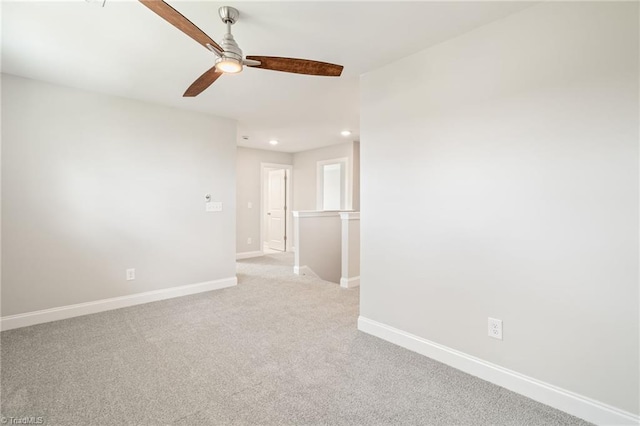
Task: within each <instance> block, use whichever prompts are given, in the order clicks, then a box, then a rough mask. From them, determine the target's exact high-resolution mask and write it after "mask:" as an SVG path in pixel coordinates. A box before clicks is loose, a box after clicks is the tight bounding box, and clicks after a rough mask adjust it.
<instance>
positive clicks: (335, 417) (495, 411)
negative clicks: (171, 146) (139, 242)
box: [1, 254, 587, 425]
mask: <svg viewBox="0 0 640 426" xmlns="http://www.w3.org/2000/svg"><path fill="white" fill-rule="evenodd" d="M292 261H293V259H292V257H291V255H290V254H278V255H268V256H264V257H261V258H255V259H247V260H243V261H240V262H239V263H238V278H239V283H238V286H237V287H233V288H228V289H224V290H217V291H212V292H208V293H201V294H197V295H192V296H186V297H182V298H178V299H171V300H165V301H160V302H155V303H149V304H146V305H140V306H134V307H131V308H125V309H118V310H115V311H109V312H104V313H100V314H95V315H88V316H83V317H78V318H72V319H68V320H63V321H57V322H53V323H48V324H40V325H36V326H32V327H26V328H22V329H17V330H11V331H6V332H3V333H2V335H1V344H2V348H1V356H2V358H1V361H2V365H1V367H2V371H1V375H2V377H1V379H2V380H1V391H2V395H1V409H2V415H3V416H5V417H14V418H23V417H25V416H29V417H31V416H33V417H39V416H41V417H42V418H43V420H44V424H49V425H163V424H185V425H192V424H200V425H226V424H237V425H245V424H246V425H275V424H282V425H307V424H308V425H391V424H400V425H507V424H509V425H578V424H587V423H585V422H582V421H581V420H579V419H576V418H575V417H571V416H569V415H567V414H564V413H562V412H560V411H557V410H555V409H552V408H550V407H547V406H545V405H543V404H539V403H537V402H534V401H532V400H530V399H527V398H525V397H523V396H520V395H517V394H515V393H513V392H510V391H507V390H505V389H503V388H500V387H498V386H495V385H492V384H490V383H487V382H485V381H483V380H480V379H477V378H475V377H472V376H470V375H468V374H465V373H462V372H460V371H457V370H455V369H453V368H450V367H447V366H445V365H443V364H441V363H438V362H435V361H433V360H431V359H429V358H426V357H424V356H421V355H418V354H415V353H413V352H410V351H408V350H405V349H402V348H400V347H397V346H394V345H392V344H390V343H387V342H385V341H382V340H380V339H377V338H375V337H372V336H369V335H366V334H364V333H361V332H359V331H357V329H356V320H357V316H358V289H357V288H356V289H348V290H347V289H341V288H340V287H338V286H337V285H336V284H332V283H328V282H325V281H322V280H319V279H316V278H312V277H298V276H295V275H293V273H292V272H291V271H292Z"/></svg>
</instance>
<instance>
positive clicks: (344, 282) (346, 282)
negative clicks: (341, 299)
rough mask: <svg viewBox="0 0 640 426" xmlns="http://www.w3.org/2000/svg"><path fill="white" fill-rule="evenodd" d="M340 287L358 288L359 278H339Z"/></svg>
mask: <svg viewBox="0 0 640 426" xmlns="http://www.w3.org/2000/svg"><path fill="white" fill-rule="evenodd" d="M340 287H344V288H353V287H360V277H359V276H357V277H351V278H344V277H342V278H340Z"/></svg>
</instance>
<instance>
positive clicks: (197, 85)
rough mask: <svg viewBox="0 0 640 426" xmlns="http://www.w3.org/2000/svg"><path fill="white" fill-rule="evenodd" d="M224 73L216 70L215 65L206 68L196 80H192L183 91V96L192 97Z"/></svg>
mask: <svg viewBox="0 0 640 426" xmlns="http://www.w3.org/2000/svg"><path fill="white" fill-rule="evenodd" d="M222 74H224V73H221V72H217V71H216V67H212V68H211V69H209V70H207V72H205V73H204V74H202V75H201V76H200V77H198V79H197V80H196V81H194V82H193V83H192V84H191V86H189V88H188V89H187V91H186V92H184V95H182V96H184V97H188V98H192V97H194V96H198V95H199V94H200V93H202V92H203V91H204V90H205V89H206V88H207V87H209V86H211V85H212V84H213V82H214V81H216V80H217V79H219V78H220V76H221V75H222Z"/></svg>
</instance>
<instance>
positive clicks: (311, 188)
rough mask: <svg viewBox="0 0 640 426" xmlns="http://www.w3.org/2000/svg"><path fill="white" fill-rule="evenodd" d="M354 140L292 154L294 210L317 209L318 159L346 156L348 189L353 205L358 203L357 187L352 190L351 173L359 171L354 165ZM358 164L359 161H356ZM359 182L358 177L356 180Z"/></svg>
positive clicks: (358, 193)
mask: <svg viewBox="0 0 640 426" xmlns="http://www.w3.org/2000/svg"><path fill="white" fill-rule="evenodd" d="M355 144H357V142H356V143H354V142H346V143H343V144H338V145H331V146H328V147H325V148H318V149H314V150H310V151H302V152H297V153H295V154H294V155H293V200H292V202H293V209H294V210H317V198H316V194H317V186H316V185H317V173H318V161H323V160H332V159H335V158H343V157H346V158H348V161H349V170H350V171H349V175H350V176H349V179H350V181H351V185H350V190H351V192H352V194H351V196H352V197H353V204H354V206H355V205H357V206H359V205H360V199H359V195H360V191H359V187H358V188H357V189H356V190H354V183H355V182H356V180H354V177H353V173H354V170H356V171H358V172H359V167H357V168H356V167H354V165H353V163H354V152H356V149H355V148H354V145H355ZM356 166H359V163H356ZM357 182H358V183H359V179H358V180H357Z"/></svg>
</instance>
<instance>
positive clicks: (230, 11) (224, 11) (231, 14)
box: [218, 6, 240, 25]
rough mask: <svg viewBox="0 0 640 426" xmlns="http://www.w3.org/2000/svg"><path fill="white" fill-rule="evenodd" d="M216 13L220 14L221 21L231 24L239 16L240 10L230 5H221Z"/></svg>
mask: <svg viewBox="0 0 640 426" xmlns="http://www.w3.org/2000/svg"><path fill="white" fill-rule="evenodd" d="M218 14H219V15H220V19H222V22H224V23H225V24H231V25H233V24H235V23H236V21H238V18H239V17H240V12H238V9H236V8H234V7H231V6H222V7H221V8H220V9H218Z"/></svg>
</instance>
